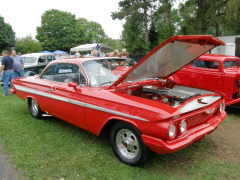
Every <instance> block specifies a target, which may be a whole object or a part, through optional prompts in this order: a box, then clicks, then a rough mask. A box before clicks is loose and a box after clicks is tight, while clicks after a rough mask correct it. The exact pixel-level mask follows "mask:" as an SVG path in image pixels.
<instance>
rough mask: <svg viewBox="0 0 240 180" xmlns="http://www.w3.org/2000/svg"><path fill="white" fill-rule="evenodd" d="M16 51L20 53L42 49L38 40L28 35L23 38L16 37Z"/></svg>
mask: <svg viewBox="0 0 240 180" xmlns="http://www.w3.org/2000/svg"><path fill="white" fill-rule="evenodd" d="M15 48H16V51H18V52H21V54H27V53H35V52H41V51H42V50H43V48H42V45H41V43H40V42H38V41H36V40H35V39H33V38H32V36H31V35H28V36H26V37H24V38H16V47H15Z"/></svg>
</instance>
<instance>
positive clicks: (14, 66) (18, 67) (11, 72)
mask: <svg viewBox="0 0 240 180" xmlns="http://www.w3.org/2000/svg"><path fill="white" fill-rule="evenodd" d="M2 56H3V58H2V63H1V65H2V66H1V68H0V76H2V79H3V92H4V94H3V96H4V97H7V96H9V91H8V84H9V83H10V87H12V79H14V78H18V77H24V62H23V60H22V59H21V57H20V56H19V55H17V53H16V51H15V49H11V55H10V53H9V52H8V51H7V50H3V51H2Z"/></svg>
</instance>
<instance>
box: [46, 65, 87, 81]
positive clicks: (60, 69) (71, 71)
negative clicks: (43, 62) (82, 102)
mask: <svg viewBox="0 0 240 180" xmlns="http://www.w3.org/2000/svg"><path fill="white" fill-rule="evenodd" d="M42 79H47V80H50V81H57V82H62V83H69V82H76V83H78V84H81V85H82V84H85V82H86V81H85V77H84V76H83V74H82V73H80V71H79V66H78V65H76V64H69V63H59V64H54V65H52V66H51V67H49V68H48V70H47V71H46V72H45V73H44V74H43V75H42Z"/></svg>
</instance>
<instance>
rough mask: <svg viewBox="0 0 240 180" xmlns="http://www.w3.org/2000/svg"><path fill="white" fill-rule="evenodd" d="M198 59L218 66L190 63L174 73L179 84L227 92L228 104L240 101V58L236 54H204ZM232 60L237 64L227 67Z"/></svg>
mask: <svg viewBox="0 0 240 180" xmlns="http://www.w3.org/2000/svg"><path fill="white" fill-rule="evenodd" d="M197 59H198V60H202V61H205V62H212V63H213V64H215V65H216V66H213V67H212V68H209V67H206V68H201V67H195V66H194V65H193V63H189V64H188V65H186V66H185V67H184V68H182V69H181V70H180V71H178V72H177V73H175V74H174V76H173V78H174V80H175V81H176V82H177V83H179V84H183V85H187V86H192V87H198V88H203V89H209V90H213V91H218V92H222V93H224V94H225V100H226V104H227V105H231V104H235V103H238V102H239V101H240V96H239V95H238V93H239V81H240V68H239V65H240V58H239V57H236V56H226V55H217V54H204V55H202V56H200V57H199V58H197ZM231 61H236V62H237V63H236V65H235V66H234V64H232V65H231V66H229V67H227V65H228V62H231ZM224 64H225V66H224Z"/></svg>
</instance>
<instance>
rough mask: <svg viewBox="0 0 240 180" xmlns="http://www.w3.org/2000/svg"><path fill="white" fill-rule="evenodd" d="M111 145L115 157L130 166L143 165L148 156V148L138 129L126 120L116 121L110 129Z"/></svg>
mask: <svg viewBox="0 0 240 180" xmlns="http://www.w3.org/2000/svg"><path fill="white" fill-rule="evenodd" d="M110 141H111V146H112V149H113V152H114V154H115V155H116V156H117V158H118V159H119V160H120V161H122V162H124V163H125V164H128V165H131V166H139V165H143V164H144V163H145V162H146V161H147V159H148V157H149V153H150V152H149V151H150V150H149V149H148V147H147V146H146V145H145V144H144V142H143V141H142V138H141V133H140V131H139V130H138V129H137V128H136V127H135V126H133V125H131V124H129V123H126V122H118V123H116V124H115V125H114V126H113V127H112V129H111V136H110Z"/></svg>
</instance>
